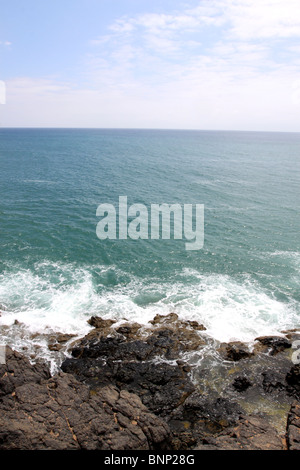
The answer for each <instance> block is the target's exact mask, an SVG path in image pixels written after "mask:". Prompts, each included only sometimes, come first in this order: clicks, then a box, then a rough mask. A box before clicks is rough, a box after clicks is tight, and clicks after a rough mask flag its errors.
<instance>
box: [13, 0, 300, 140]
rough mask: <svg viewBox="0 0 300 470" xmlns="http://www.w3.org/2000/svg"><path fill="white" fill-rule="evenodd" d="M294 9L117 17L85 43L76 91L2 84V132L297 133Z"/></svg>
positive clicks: (240, 1) (268, 5)
mask: <svg viewBox="0 0 300 470" xmlns="http://www.w3.org/2000/svg"><path fill="white" fill-rule="evenodd" d="M298 10H299V12H300V9H299V8H298V0H297V1H295V0H285V1H279V0H260V1H257V0H255V1H252V0H204V1H202V2H200V3H199V6H198V7H197V8H188V7H186V8H185V9H184V10H182V11H174V12H172V13H168V14H155V13H151V14H150V13H144V14H141V15H136V16H134V17H129V16H126V17H122V18H119V19H117V20H116V21H115V22H114V23H113V24H112V25H110V27H108V29H107V31H106V33H105V34H104V35H102V36H99V37H96V38H92V40H91V42H90V50H89V54H87V56H86V60H85V63H84V64H83V65H84V66H83V68H82V69H83V70H82V74H81V77H80V78H81V80H82V84H81V85H80V86H79V85H75V84H71V83H61V82H58V81H57V80H56V79H54V78H48V79H44V80H33V79H30V78H19V79H15V80H11V81H10V82H8V83H7V105H6V107H5V112H6V117H5V119H6V121H7V125H9V123H12V122H14V123H15V124H14V125H18V123H16V122H15V121H16V119H19V122H20V123H21V122H28V125H45V126H51V125H57V126H60V125H62V126H64V125H67V126H74V127H165V128H170V127H174V128H204V129H241V130H286V131H288V130H291V131H300V127H299V125H300V124H299V123H300V99H299V96H300V95H299V83H298V80H297V77H298V76H300V74H299V71H300V61H299V59H298V52H299V51H298V48H299V45H298V43H297V42H295V39H297V38H298V37H299V36H300V15H299V12H298ZM78 80H79V78H78ZM41 109H42V110H43V113H41ZM26 113H27V114H28V115H27V116H26ZM16 116H18V118H16Z"/></svg>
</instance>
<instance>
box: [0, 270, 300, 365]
mask: <svg viewBox="0 0 300 470" xmlns="http://www.w3.org/2000/svg"><path fill="white" fill-rule="evenodd" d="M93 270H94V271H93V272H94V273H95V272H97V274H98V275H99V274H100V275H103V276H105V275H106V274H107V271H108V270H110V271H111V270H113V271H114V274H115V276H116V277H118V275H123V278H125V273H121V272H120V271H118V270H117V269H114V268H111V267H110V268H108V267H103V266H98V267H93ZM126 276H127V282H123V283H119V284H118V283H117V284H116V285H115V286H109V287H105V286H101V285H100V286H99V284H98V285H96V283H95V279H94V277H93V274H92V270H91V268H83V267H81V268H77V267H75V266H73V265H72V264H51V263H49V262H44V263H39V264H37V265H36V266H35V269H34V270H29V269H27V270H25V269H19V270H16V269H14V270H10V271H9V272H5V273H3V274H2V275H1V276H0V301H1V304H3V305H5V306H6V310H5V311H3V312H2V316H1V317H0V333H1V334H0V339H1V343H4V342H5V343H6V344H9V345H11V346H12V347H15V348H16V349H18V350H24V348H26V350H27V352H29V353H31V354H36V353H37V351H38V355H39V357H42V358H45V359H47V360H49V361H50V362H51V361H52V363H53V361H57V355H56V356H55V357H54V356H53V355H52V356H51V352H50V351H49V349H48V344H47V335H49V334H52V333H55V332H60V333H68V334H73V335H77V336H83V335H85V334H86V333H87V332H88V331H89V330H90V328H91V327H90V326H89V324H88V323H87V320H88V319H89V318H90V317H91V316H92V315H100V316H102V317H104V318H113V319H115V320H117V321H118V322H122V321H124V320H128V321H137V322H139V323H142V324H147V323H148V322H149V321H150V320H151V319H152V318H153V317H154V316H155V315H156V314H162V315H164V314H168V313H170V312H176V313H177V314H178V315H179V316H180V317H181V318H183V319H188V320H196V321H198V322H200V323H203V324H204V326H205V327H206V328H207V333H208V334H209V335H211V336H212V337H213V338H215V339H217V340H219V341H231V340H241V341H250V342H251V341H253V340H254V339H255V337H257V336H260V335H269V334H280V332H281V331H282V330H283V329H287V328H292V327H295V326H299V305H298V304H295V302H293V303H292V302H291V303H283V302H280V301H278V300H276V299H275V298H273V297H271V296H270V295H269V293H267V292H265V291H264V290H263V289H262V287H261V286H260V285H258V284H256V283H255V282H254V281H253V280H252V279H251V278H250V277H249V276H244V277H243V278H240V279H239V280H236V279H234V278H232V277H230V276H226V275H203V274H201V273H199V272H197V271H195V270H190V269H185V270H183V271H182V272H181V273H180V274H179V275H177V278H176V280H174V281H171V280H170V281H166V282H162V281H161V280H159V279H156V280H155V279H139V278H136V277H134V276H128V275H126ZM98 282H99V281H98ZM99 287H100V288H99Z"/></svg>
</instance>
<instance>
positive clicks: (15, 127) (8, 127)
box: [0, 125, 300, 134]
mask: <svg viewBox="0 0 300 470" xmlns="http://www.w3.org/2000/svg"><path fill="white" fill-rule="evenodd" d="M7 129H29V130H30V129H32V130H34V129H40V130H43V129H44V130H50V129H52V130H128V131H187V132H189V131H190V132H249V133H251V132H255V133H273V134H279V133H281V134H299V133H300V130H299V131H283V130H281V131H279V130H246V129H196V128H175V127H174V128H171V127H170V128H167V127H166V128H163V127H77V126H76V127H71V126H70V127H68V126H67V127H64V126H63V127H55V126H3V127H2V126H1V125H0V130H7Z"/></svg>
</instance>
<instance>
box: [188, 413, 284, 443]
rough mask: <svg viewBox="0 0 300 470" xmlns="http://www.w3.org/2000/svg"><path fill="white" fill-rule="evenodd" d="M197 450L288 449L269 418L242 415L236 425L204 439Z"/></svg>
mask: <svg viewBox="0 0 300 470" xmlns="http://www.w3.org/2000/svg"><path fill="white" fill-rule="evenodd" d="M195 449H196V450H258V451H259V450H286V442H285V440H284V439H282V438H281V437H280V436H279V434H278V432H277V431H276V429H275V428H273V427H272V426H271V425H270V423H269V422H268V420H267V419H264V418H262V417H258V416H241V417H240V418H239V421H238V422H237V423H236V425H235V426H232V427H229V428H227V429H225V430H223V431H222V432H221V433H220V434H219V435H218V436H217V437H210V438H209V439H204V440H203V442H202V444H200V445H198V446H197V447H196V448H195Z"/></svg>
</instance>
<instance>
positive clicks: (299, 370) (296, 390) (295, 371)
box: [286, 364, 300, 399]
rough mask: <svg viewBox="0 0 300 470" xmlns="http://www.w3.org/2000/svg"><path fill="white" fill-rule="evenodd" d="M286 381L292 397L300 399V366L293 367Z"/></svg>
mask: <svg viewBox="0 0 300 470" xmlns="http://www.w3.org/2000/svg"><path fill="white" fill-rule="evenodd" d="M286 381H287V383H288V390H289V392H290V393H291V395H293V396H295V397H296V398H298V399H300V364H295V365H294V366H292V368H291V370H290V371H289V372H288V373H287V374H286Z"/></svg>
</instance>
